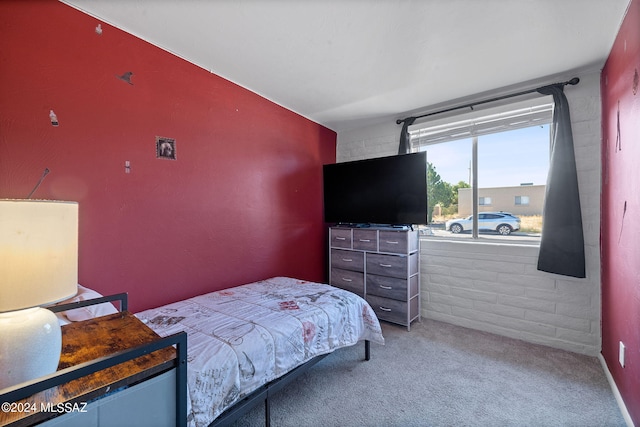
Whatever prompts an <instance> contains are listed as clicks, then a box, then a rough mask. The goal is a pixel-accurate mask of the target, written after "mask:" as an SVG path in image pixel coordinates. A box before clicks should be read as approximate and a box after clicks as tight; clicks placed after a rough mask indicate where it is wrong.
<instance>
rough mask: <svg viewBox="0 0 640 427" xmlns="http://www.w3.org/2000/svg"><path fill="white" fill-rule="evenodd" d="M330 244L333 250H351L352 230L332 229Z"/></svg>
mask: <svg viewBox="0 0 640 427" xmlns="http://www.w3.org/2000/svg"><path fill="white" fill-rule="evenodd" d="M330 237H331V239H330V242H329V244H330V245H331V247H332V248H346V249H351V229H350V228H331V229H330Z"/></svg>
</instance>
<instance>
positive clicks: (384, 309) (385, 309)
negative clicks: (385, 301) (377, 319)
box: [378, 307, 391, 311]
mask: <svg viewBox="0 0 640 427" xmlns="http://www.w3.org/2000/svg"><path fill="white" fill-rule="evenodd" d="M378 308H379V309H380V310H382V311H391V309H390V308H386V307H378Z"/></svg>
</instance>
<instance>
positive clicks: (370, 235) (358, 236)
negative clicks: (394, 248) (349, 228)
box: [353, 229, 378, 252]
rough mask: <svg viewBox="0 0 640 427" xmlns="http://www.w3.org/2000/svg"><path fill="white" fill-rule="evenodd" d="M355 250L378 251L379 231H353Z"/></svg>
mask: <svg viewBox="0 0 640 427" xmlns="http://www.w3.org/2000/svg"><path fill="white" fill-rule="evenodd" d="M353 249H359V250H362V251H372V252H375V251H377V250H378V231H377V230H358V229H356V230H353Z"/></svg>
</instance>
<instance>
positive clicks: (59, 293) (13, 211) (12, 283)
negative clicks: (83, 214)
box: [0, 200, 78, 312]
mask: <svg viewBox="0 0 640 427" xmlns="http://www.w3.org/2000/svg"><path fill="white" fill-rule="evenodd" d="M77 285H78V204H77V203H76V202H61V201H48V200H0V312H7V311H13V310H20V309H24V308H29V307H35V306H39V305H44V304H50V303H53V302H57V301H61V300H63V299H66V298H69V297H71V296H73V295H75V294H76V292H77Z"/></svg>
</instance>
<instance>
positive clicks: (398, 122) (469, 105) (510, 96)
mask: <svg viewBox="0 0 640 427" xmlns="http://www.w3.org/2000/svg"><path fill="white" fill-rule="evenodd" d="M578 83H580V79H579V78H578V77H574V78H572V79H571V80H569V81H566V82H563V83H554V84H550V85H546V86H541V87H539V88H537V89H530V90H525V91H523V92H517V93H512V94H509V95H503V96H498V97H497V98H491V99H487V100H484V101H478V102H474V103H471V104H466V105H460V106H458V107H452V108H447V109H446V110H440V111H434V112H433V113H427V114H422V115H420V116H415V117H405V118H404V119H398V120H396V124H398V125H399V124H400V123H404V122H405V121H406V120H409V119H413V120H416V119H420V118H422V117H428V116H433V115H436V114H441V113H448V112H449V111H455V110H460V109H462V108H471V109H472V110H473V107H474V106H476V105H480V104H486V103H488V102H494V101H500V100H502V99H507V98H512V97H514V96H520V95H525V94H527V93H533V92H538V91H539V90H540V89H543V88H545V87H549V86H557V85H562V86H566V85H572V86H573V85H577V84H578Z"/></svg>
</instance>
